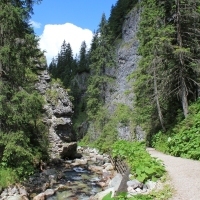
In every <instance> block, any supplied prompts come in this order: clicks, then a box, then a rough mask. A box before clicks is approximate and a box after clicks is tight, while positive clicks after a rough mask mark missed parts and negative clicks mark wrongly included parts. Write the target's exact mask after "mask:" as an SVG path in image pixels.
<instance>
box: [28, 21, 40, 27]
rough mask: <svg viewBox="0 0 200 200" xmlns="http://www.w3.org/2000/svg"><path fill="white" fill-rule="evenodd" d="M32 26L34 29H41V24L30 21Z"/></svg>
mask: <svg viewBox="0 0 200 200" xmlns="http://www.w3.org/2000/svg"><path fill="white" fill-rule="evenodd" d="M30 24H31V26H32V27H33V28H41V23H39V22H35V21H33V20H30Z"/></svg>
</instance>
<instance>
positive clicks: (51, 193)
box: [44, 189, 55, 198]
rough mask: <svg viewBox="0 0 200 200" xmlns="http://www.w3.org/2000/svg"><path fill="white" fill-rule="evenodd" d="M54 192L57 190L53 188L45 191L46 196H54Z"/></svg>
mask: <svg viewBox="0 0 200 200" xmlns="http://www.w3.org/2000/svg"><path fill="white" fill-rule="evenodd" d="M54 193H55V191H54V190H53V189H47V190H46V191H45V192H44V194H45V197H46V198H48V197H50V196H52V195H53V194H54Z"/></svg>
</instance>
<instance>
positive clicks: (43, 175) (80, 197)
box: [0, 147, 156, 200]
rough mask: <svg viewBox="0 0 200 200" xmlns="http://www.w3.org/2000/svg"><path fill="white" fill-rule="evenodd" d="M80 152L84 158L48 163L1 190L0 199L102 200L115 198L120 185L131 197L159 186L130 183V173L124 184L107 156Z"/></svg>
mask: <svg viewBox="0 0 200 200" xmlns="http://www.w3.org/2000/svg"><path fill="white" fill-rule="evenodd" d="M77 150H78V152H79V155H82V157H81V156H80V157H81V158H77V159H74V160H62V159H60V160H59V161H58V162H56V163H49V165H48V166H46V169H44V170H43V171H41V172H38V173H35V174H34V175H33V176H30V177H29V178H28V180H27V181H24V182H23V183H20V184H16V185H13V186H10V187H8V188H6V189H4V190H3V191H1V195H0V199H2V200H30V199H33V200H45V199H46V200H66V199H69V200H72V199H73V200H89V199H90V200H100V199H102V198H103V196H105V195H106V194H108V193H109V192H112V194H113V195H114V194H115V193H116V191H118V189H119V188H120V187H122V185H120V184H121V183H122V184H124V185H123V188H125V190H126V191H127V192H128V193H129V195H136V194H138V193H148V192H149V191H150V190H152V189H153V188H154V187H155V185H156V183H153V182H148V183H147V184H145V185H143V184H142V183H140V182H139V181H137V180H130V179H131V176H132V175H131V174H128V179H127V178H126V179H127V180H126V182H125V183H124V182H123V177H122V175H121V174H119V173H117V172H116V171H115V170H114V166H113V165H112V164H111V162H110V159H109V156H108V155H106V154H103V155H101V154H99V153H98V151H97V150H96V149H91V148H84V147H78V149H77Z"/></svg>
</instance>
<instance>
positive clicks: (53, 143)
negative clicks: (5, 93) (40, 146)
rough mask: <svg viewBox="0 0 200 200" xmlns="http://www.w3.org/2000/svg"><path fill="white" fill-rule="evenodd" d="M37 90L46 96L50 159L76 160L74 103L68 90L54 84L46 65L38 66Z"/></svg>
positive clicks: (45, 109)
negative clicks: (73, 127) (73, 119)
mask: <svg viewBox="0 0 200 200" xmlns="http://www.w3.org/2000/svg"><path fill="white" fill-rule="evenodd" d="M38 79H39V80H38V82H37V83H36V89H37V90H38V91H39V92H40V93H41V94H42V95H43V96H44V98H45V102H46V104H45V106H44V111H45V112H44V118H43V120H44V123H45V124H46V125H47V126H48V142H49V156H50V159H52V160H56V159H60V158H74V157H75V155H76V148H77V143H76V142H75V141H76V136H75V134H73V133H72V121H71V116H72V114H73V110H72V107H73V106H72V103H71V101H70V99H69V95H68V93H67V90H66V89H64V88H63V87H61V85H60V84H59V83H53V82H52V81H51V77H50V75H49V73H48V70H47V69H46V66H45V65H38Z"/></svg>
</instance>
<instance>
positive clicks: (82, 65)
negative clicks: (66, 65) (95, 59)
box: [78, 41, 89, 72]
mask: <svg viewBox="0 0 200 200" xmlns="http://www.w3.org/2000/svg"><path fill="white" fill-rule="evenodd" d="M83 71H86V72H89V66H88V54H87V45H86V43H85V41H83V42H82V44H81V48H80V52H79V61H78V72H83Z"/></svg>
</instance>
